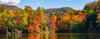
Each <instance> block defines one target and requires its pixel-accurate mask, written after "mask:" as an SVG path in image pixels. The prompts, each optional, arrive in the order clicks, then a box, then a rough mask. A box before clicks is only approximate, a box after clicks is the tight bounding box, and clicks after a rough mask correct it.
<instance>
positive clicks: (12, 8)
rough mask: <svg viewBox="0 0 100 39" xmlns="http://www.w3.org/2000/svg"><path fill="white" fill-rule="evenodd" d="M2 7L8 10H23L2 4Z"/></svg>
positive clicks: (0, 5)
mask: <svg viewBox="0 0 100 39" xmlns="http://www.w3.org/2000/svg"><path fill="white" fill-rule="evenodd" d="M2 6H5V7H6V9H7V10H17V9H19V10H22V9H21V8H19V7H16V6H13V5H6V4H0V8H1V7H2Z"/></svg>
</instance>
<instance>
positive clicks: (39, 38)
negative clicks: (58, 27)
mask: <svg viewBox="0 0 100 39" xmlns="http://www.w3.org/2000/svg"><path fill="white" fill-rule="evenodd" d="M0 39H100V33H54V34H22V35H21V34H20V35H8V34H0Z"/></svg>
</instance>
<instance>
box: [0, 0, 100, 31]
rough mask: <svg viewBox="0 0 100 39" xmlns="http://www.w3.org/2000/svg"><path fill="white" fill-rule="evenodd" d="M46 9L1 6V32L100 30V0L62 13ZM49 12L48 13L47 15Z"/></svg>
mask: <svg viewBox="0 0 100 39" xmlns="http://www.w3.org/2000/svg"><path fill="white" fill-rule="evenodd" d="M44 11H45V10H44V9H43V8H42V9H41V8H40V7H39V8H38V9H37V10H33V9H32V8H31V7H30V6H25V9H23V10H19V9H18V10H6V8H5V7H4V6H2V7H1V8H0V32H3V33H4V32H6V31H9V32H15V31H16V30H19V31H22V32H23V33H28V32H31V33H32V32H38V33H39V32H40V33H41V32H44V31H46V32H51V33H53V32H55V31H56V32H99V31H100V0H99V1H95V2H92V3H88V4H86V5H85V7H84V9H83V10H82V11H81V10H72V11H69V12H65V13H64V14H60V13H58V12H55V13H53V12H50V13H44ZM47 14H48V15H47Z"/></svg>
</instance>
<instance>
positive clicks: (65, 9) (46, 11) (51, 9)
mask: <svg viewBox="0 0 100 39" xmlns="http://www.w3.org/2000/svg"><path fill="white" fill-rule="evenodd" d="M72 10H73V9H72V8H70V7H62V8H50V9H45V11H44V12H45V13H50V12H53V13H55V12H58V13H65V12H68V11H72Z"/></svg>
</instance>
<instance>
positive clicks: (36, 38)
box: [27, 34, 56, 39]
mask: <svg viewBox="0 0 100 39" xmlns="http://www.w3.org/2000/svg"><path fill="white" fill-rule="evenodd" d="M27 39H56V35H55V34H28V37H27Z"/></svg>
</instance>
